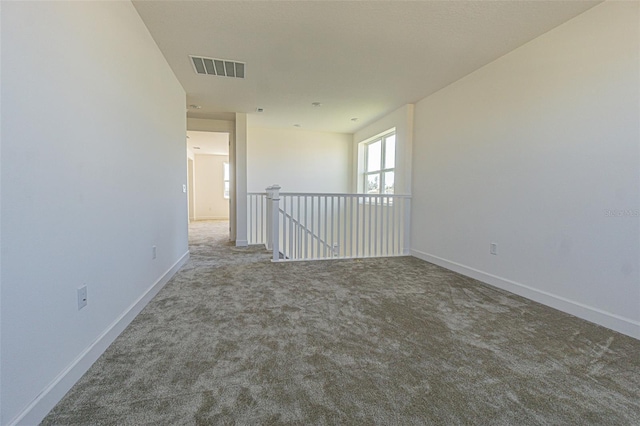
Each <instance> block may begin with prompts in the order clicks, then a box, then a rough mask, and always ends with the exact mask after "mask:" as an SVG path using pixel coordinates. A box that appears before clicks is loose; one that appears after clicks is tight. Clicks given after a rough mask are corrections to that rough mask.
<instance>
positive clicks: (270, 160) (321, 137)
mask: <svg viewBox="0 0 640 426" xmlns="http://www.w3.org/2000/svg"><path fill="white" fill-rule="evenodd" d="M351 141H352V135H351V134H347V133H329V132H314V131H306V130H298V129H277V128H263V127H249V131H248V149H247V155H248V161H247V172H248V188H249V192H264V189H265V188H266V187H267V186H270V185H272V184H276V183H277V184H279V185H280V186H281V187H282V191H283V192H341V193H346V192H350V190H349V188H350V186H349V185H350V173H351V169H352V167H351V164H350V161H351V155H350V147H351Z"/></svg>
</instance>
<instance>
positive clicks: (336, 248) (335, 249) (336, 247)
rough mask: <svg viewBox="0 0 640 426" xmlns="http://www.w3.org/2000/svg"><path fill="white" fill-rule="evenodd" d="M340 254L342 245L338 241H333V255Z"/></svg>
mask: <svg viewBox="0 0 640 426" xmlns="http://www.w3.org/2000/svg"><path fill="white" fill-rule="evenodd" d="M338 254H340V246H339V245H338V243H333V255H334V256H338Z"/></svg>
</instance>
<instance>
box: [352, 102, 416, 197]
mask: <svg viewBox="0 0 640 426" xmlns="http://www.w3.org/2000/svg"><path fill="white" fill-rule="evenodd" d="M413 115H414V105H413V104H407V105H404V106H402V107H400V108H398V109H397V110H395V111H393V112H391V113H390V114H387V115H385V116H384V117H382V118H381V119H379V120H376V121H375V122H373V123H371V124H368V125H367V126H365V127H364V128H362V129H360V130H358V131H357V132H356V133H355V134H354V135H353V144H352V148H351V152H352V156H353V158H354V166H355V165H356V164H357V162H358V161H359V160H362V156H360V157H361V158H359V156H358V145H359V144H360V143H361V142H364V141H366V140H368V139H371V138H373V137H374V136H378V135H380V134H381V133H383V132H386V131H387V130H389V129H392V128H395V129H396V173H395V193H396V194H402V195H410V194H411V167H412V161H411V156H412V147H413ZM358 169H362V164H360V166H359V167H354V168H353V170H352V172H351V173H352V189H351V191H353V192H356V190H357V186H358V182H359V180H361V179H362V174H358V171H359V170H358Z"/></svg>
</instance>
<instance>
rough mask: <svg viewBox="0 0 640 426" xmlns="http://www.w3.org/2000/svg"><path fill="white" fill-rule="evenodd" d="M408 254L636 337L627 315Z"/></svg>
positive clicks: (637, 326) (638, 327)
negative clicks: (623, 315)
mask: <svg viewBox="0 0 640 426" xmlns="http://www.w3.org/2000/svg"><path fill="white" fill-rule="evenodd" d="M411 255H412V256H414V257H417V258H418V259H422V260H425V261H427V262H430V263H433V264H436V265H438V266H442V267H443V268H446V269H449V270H451V271H454V272H458V273H460V274H462V275H465V276H467V277H471V278H474V279H476V280H479V281H482V282H483V283H485V284H489V285H491V286H494V287H498V288H500V289H502V290H506V291H509V292H511V293H514V294H517V295H519V296H522V297H526V298H527V299H530V300H533V301H534V302H538V303H542V304H543V305H546V306H550V307H552V308H554V309H558V310H560V311H563V312H566V313H568V314H571V315H574V316H576V317H579V318H582V319H584V320H587V321H590V322H593V323H596V324H599V325H602V326H604V327H607V328H610V329H611V330H615V331H617V332H619V333H622V334H626V335H627V336H631V337H633V338H636V339H640V321H635V320H633V319H631V318H625V317H622V316H620V315H616V314H614V313H611V312H607V311H603V310H602V309H598V308H594V307H593V306H588V305H585V304H583V303H580V302H576V301H575V300H571V299H567V298H565V297H562V296H558V295H556V294H552V293H549V292H546V291H543V290H539V289H536V288H533V287H530V286H528V285H525V284H521V283H518V282H515V281H511V280H509V279H506V278H502V277H499V276H496V275H493V274H489V273H487V272H483V271H480V270H478V269H474V268H471V267H469V266H465V265H462V264H460V263H456V262H452V261H450V260H447V259H443V258H441V257H438V256H434V255H432V254H428V253H424V252H422V251H419V250H415V249H411Z"/></svg>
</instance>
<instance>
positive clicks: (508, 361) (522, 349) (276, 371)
mask: <svg viewBox="0 0 640 426" xmlns="http://www.w3.org/2000/svg"><path fill="white" fill-rule="evenodd" d="M227 226H228V225H227V223H225V222H198V223H195V224H193V225H192V226H191V236H190V243H191V259H190V261H189V263H188V264H187V265H185V266H184V267H183V268H182V269H181V270H180V271H179V272H178V273H177V274H176V276H175V277H174V278H173V279H172V280H171V281H170V282H169V283H168V284H167V285H166V286H165V288H164V289H163V290H162V291H161V292H160V293H159V294H158V296H157V297H156V298H155V299H153V300H152V301H151V303H149V305H148V306H147V307H146V308H145V309H144V311H143V312H142V313H141V314H140V315H139V316H138V317H137V318H136V319H135V320H134V321H133V322H132V323H131V325H130V326H129V327H128V328H127V329H126V330H125V331H124V333H123V334H122V335H121V336H120V337H118V339H117V340H116V341H115V342H114V343H113V344H112V345H111V346H110V347H109V349H108V350H107V351H106V352H105V353H104V354H103V356H102V357H101V358H100V359H99V360H98V361H97V362H96V363H95V364H94V365H93V367H92V368H91V369H90V370H89V371H88V372H87V374H85V375H84V377H83V378H82V379H81V380H80V381H79V382H78V383H77V384H76V385H75V386H74V387H73V388H72V389H71V391H70V392H69V393H68V394H67V396H66V397H65V398H64V399H63V400H62V401H61V402H60V403H59V404H58V405H57V406H56V407H55V408H54V409H53V410H52V411H51V413H50V414H49V415H48V417H47V418H46V419H45V420H44V422H43V423H44V424H47V425H48V424H70V425H71V424H73V425H99V424H114V425H115V424H118V425H125V424H126V425H145V424H154V425H174V424H175V425H190V424H239V425H249V424H251V425H255V424H314V425H316V424H318V425H322V424H354V425H366V424H381V425H405V424H406V425H409V424H434V425H437V424H446V425H449V424H464V425H467V424H469V425H471V424H477V425H534V424H536V425H537V424H553V425H559V424H571V425H585V424H593V425H608V424H611V425H632V424H633V425H639V424H640V394H639V392H640V341H638V340H634V339H632V338H629V337H626V336H624V335H621V334H618V333H616V332H613V331H610V330H607V329H605V328H602V327H599V326H596V325H593V324H590V323H587V322H585V321H582V320H579V319H577V318H574V317H571V316H569V315H566V314H563V313H561V312H558V311H555V310H553V309H550V308H547V307H544V306H542V305H539V304H536V303H533V302H530V301H527V300H525V299H523V298H520V297H517V296H514V295H511V294H509V293H506V292H503V291H500V290H497V289H494V288H491V287H488V286H486V285H483V284H481V283H479V282H477V281H474V280H472V279H470V278H466V277H463V276H461V275H458V274H455V273H453V272H450V271H447V270H445V269H442V268H440V267H437V266H434V265H432V264H429V263H426V262H423V261H421V260H418V259H415V258H410V257H405V258H388V259H368V260H360V261H359V260H341V261H322V262H298V263H288V264H273V263H271V262H269V254H268V253H266V252H265V251H264V250H261V249H259V248H249V249H237V248H235V247H232V246H231V245H230V244H229V243H227V242H226V237H225V235H226V228H227Z"/></svg>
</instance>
